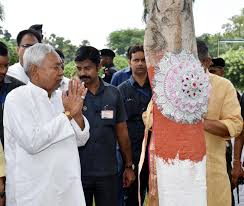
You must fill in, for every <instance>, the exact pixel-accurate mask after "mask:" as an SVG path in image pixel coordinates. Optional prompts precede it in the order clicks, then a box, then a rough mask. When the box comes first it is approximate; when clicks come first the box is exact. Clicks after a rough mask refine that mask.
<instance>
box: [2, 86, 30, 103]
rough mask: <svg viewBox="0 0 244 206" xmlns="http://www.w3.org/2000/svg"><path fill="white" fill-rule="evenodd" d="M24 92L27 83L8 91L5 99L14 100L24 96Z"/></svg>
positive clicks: (25, 92) (25, 91)
mask: <svg viewBox="0 0 244 206" xmlns="http://www.w3.org/2000/svg"><path fill="white" fill-rule="evenodd" d="M26 94H27V85H22V86H19V87H17V88H15V89H13V90H11V91H10V92H9V93H8V95H7V97H6V101H7V100H9V101H10V100H13V101H15V99H19V98H26Z"/></svg>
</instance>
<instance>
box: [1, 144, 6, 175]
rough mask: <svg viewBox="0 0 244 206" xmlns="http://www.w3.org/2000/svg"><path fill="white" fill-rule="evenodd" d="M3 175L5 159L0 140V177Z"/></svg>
mask: <svg viewBox="0 0 244 206" xmlns="http://www.w3.org/2000/svg"><path fill="white" fill-rule="evenodd" d="M4 176H5V159H4V153H3V146H2V143H1V142H0V177H4Z"/></svg>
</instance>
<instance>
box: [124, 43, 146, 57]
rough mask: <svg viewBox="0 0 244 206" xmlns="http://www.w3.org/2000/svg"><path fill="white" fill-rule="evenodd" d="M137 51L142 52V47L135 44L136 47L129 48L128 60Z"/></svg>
mask: <svg viewBox="0 0 244 206" xmlns="http://www.w3.org/2000/svg"><path fill="white" fill-rule="evenodd" d="M139 51H141V52H144V49H143V45H139V44H137V45H134V46H131V47H129V51H128V59H129V60H131V58H132V54H133V53H136V52H139Z"/></svg>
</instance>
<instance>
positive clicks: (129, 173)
mask: <svg viewBox="0 0 244 206" xmlns="http://www.w3.org/2000/svg"><path fill="white" fill-rule="evenodd" d="M75 64H76V68H77V74H78V76H79V78H80V80H81V81H82V82H85V86H86V87H87V88H88V92H87V95H86V97H85V102H84V107H83V114H84V115H85V117H86V118H87V119H88V121H89V124H90V138H89V140H88V142H87V143H86V145H85V146H84V147H80V148H79V154H80V162H81V171H82V174H81V176H82V184H83V189H84V194H85V199H86V205H87V206H92V202H93V196H94V198H95V204H96V205H98V206H99V205H101V206H103V205H104V206H105V205H106V206H116V205H117V188H118V178H117V163H116V141H118V143H119V146H120V148H121V151H122V155H123V159H124V162H125V170H124V175H123V183H124V187H129V186H130V184H131V183H132V182H133V181H134V180H135V175H134V171H133V165H132V154H131V153H132V152H131V145H130V141H129V137H128V130H127V125H126V113H125V109H124V104H123V100H122V97H121V94H120V92H119V91H118V89H117V88H115V87H113V86H111V85H110V84H107V83H105V82H104V81H103V80H102V79H100V78H99V77H98V71H99V65H100V54H99V51H98V50H97V49H96V48H94V47H91V46H81V47H80V48H79V49H78V50H77V53H76V58H75Z"/></svg>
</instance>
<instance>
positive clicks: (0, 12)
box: [0, 2, 4, 21]
mask: <svg viewBox="0 0 244 206" xmlns="http://www.w3.org/2000/svg"><path fill="white" fill-rule="evenodd" d="M3 19H4V9H3V5H2V4H1V2H0V21H3Z"/></svg>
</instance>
